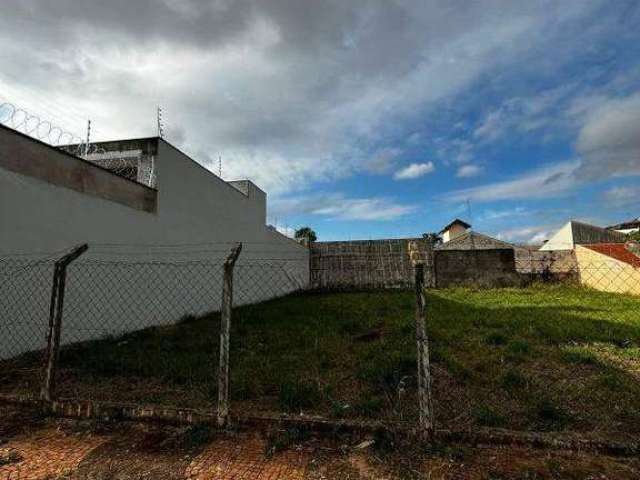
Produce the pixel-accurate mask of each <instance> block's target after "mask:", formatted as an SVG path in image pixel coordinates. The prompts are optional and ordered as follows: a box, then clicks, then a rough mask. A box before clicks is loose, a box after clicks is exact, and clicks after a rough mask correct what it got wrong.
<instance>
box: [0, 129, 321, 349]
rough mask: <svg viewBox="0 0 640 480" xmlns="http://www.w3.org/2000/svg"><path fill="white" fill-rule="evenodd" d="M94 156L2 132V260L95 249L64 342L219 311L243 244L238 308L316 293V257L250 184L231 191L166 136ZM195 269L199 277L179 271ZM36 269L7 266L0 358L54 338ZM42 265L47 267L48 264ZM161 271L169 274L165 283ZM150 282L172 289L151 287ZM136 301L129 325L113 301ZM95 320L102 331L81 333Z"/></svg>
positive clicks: (45, 281)
mask: <svg viewBox="0 0 640 480" xmlns="http://www.w3.org/2000/svg"><path fill="white" fill-rule="evenodd" d="M92 147H93V148H92V150H91V151H90V152H89V153H87V152H86V151H85V152H84V155H83V157H86V158H81V157H79V156H76V155H74V154H73V153H70V152H69V151H67V150H69V149H67V150H65V149H64V148H56V147H53V146H51V145H48V144H46V143H43V142H40V141H38V140H35V139H33V138H31V137H29V136H27V135H24V134H22V133H19V132H17V131H15V130H12V129H10V128H7V127H4V126H1V125H0V254H1V255H0V256H2V258H4V259H7V258H18V259H24V258H27V259H32V262H33V261H35V260H37V259H39V258H40V257H46V258H47V259H51V258H53V259H56V258H59V257H60V255H62V253H61V252H65V251H67V252H68V251H69V249H70V248H71V247H73V246H77V245H79V244H84V243H87V244H88V245H89V250H88V251H87V253H85V254H84V255H83V256H82V257H81V258H80V259H79V260H78V261H77V262H76V263H75V264H74V265H80V264H82V263H83V262H84V267H83V268H80V267H79V266H78V267H74V271H75V274H74V273H73V272H70V274H69V275H70V278H69V289H68V295H70V297H69V298H68V299H66V300H65V305H69V306H70V307H69V311H68V312H65V325H67V326H70V325H75V327H74V328H65V329H63V338H62V341H63V342H70V341H82V340H86V339H89V338H93V337H95V336H99V335H105V334H113V333H115V332H117V333H122V332H123V331H127V330H136V329H139V328H144V327H147V326H151V325H159V324H166V323H170V322H175V321H176V320H178V319H179V318H181V317H183V316H184V315H198V314H202V313H205V312H209V311H215V310H217V309H219V307H220V298H221V293H220V292H221V283H222V276H221V275H222V274H221V272H222V264H223V262H224V259H225V257H226V256H227V255H228V254H229V251H230V249H231V247H232V246H233V245H235V243H236V242H242V243H243V248H242V253H241V255H240V258H239V260H238V267H237V269H238V271H237V273H236V277H235V278H236V280H235V282H236V285H235V288H234V291H236V303H238V304H241V303H252V302H257V301H262V300H265V299H268V298H273V297H275V296H279V295H283V294H286V293H288V292H291V291H293V290H297V289H300V288H306V286H307V285H308V282H309V249H308V248H306V247H303V246H302V245H300V244H298V243H297V242H295V241H294V240H292V239H290V238H288V237H285V236H284V235H282V234H280V233H279V232H277V231H276V230H274V229H271V228H268V227H267V225H266V208H267V195H266V193H265V192H264V191H263V190H261V189H260V188H259V187H258V186H257V185H256V184H254V183H253V182H252V181H250V180H238V181H231V182H227V181H224V180H223V179H221V178H219V177H218V176H216V175H215V174H213V173H212V172H210V171H209V170H207V169H206V168H204V167H203V166H202V165H200V164H199V163H197V162H196V161H194V160H193V159H192V158H190V157H189V156H188V155H186V154H185V153H184V152H182V151H180V150H179V149H178V148H176V147H175V146H173V145H171V144H170V143H169V142H167V141H166V140H164V139H162V138H158V137H151V138H140V139H128V140H119V141H113V142H100V143H97V144H92ZM71 150H73V148H71ZM76 150H77V149H76ZM194 246H197V248H195V247H194ZM56 255H57V257H56ZM33 259H35V260H33ZM187 260H188V261H191V262H195V263H193V264H192V265H193V267H192V270H191V271H192V272H194V271H197V272H199V273H197V274H193V275H190V274H189V272H188V271H187V270H186V269H185V268H183V267H182V265H184V264H185V261H187ZM154 261H155V263H154ZM258 264H261V265H263V268H261V269H258V266H259V265H258ZM30 265H31V264H29V265H27V267H25V268H22V267H20V268H16V269H15V272H14V271H13V270H12V268H11V267H10V262H4V263H2V264H0V276H2V279H3V282H4V283H3V282H0V286H2V288H3V290H1V291H0V331H3V332H4V330H3V329H4V328H7V329H11V330H12V332H11V335H0V358H2V357H3V355H5V354H7V353H9V354H17V353H20V352H19V351H16V349H15V348H16V346H15V345H11V344H8V343H6V342H8V341H9V339H11V338H24V339H25V342H24V344H23V345H21V346H20V349H21V351H26V350H29V349H36V348H42V339H44V338H46V328H47V325H48V314H49V311H48V305H49V296H50V294H51V285H50V281H51V276H52V272H51V271H48V270H47V271H44V270H42V269H40V270H37V269H35V268H31V266H30ZM41 265H43V267H42V268H45V267H46V268H48V269H51V268H52V261H48V263H41ZM122 265H131V267H130V268H129V269H126V272H123V270H122V268H121V267H122ZM139 265H143V266H144V269H143V268H142V267H140V266H139ZM162 265H165V266H166V265H170V266H171V268H172V270H171V274H170V275H160V274H159V273H158V269H161V268H168V267H162ZM243 265H246V267H245V266H243ZM256 265H258V266H256ZM272 265H275V266H276V267H277V268H269V267H270V266H272ZM94 270H95V271H94ZM38 275H39V276H38ZM74 275H75V276H74ZM81 275H84V277H82V278H81V277H80V276H81ZM154 275H156V277H158V278H161V279H162V281H163V282H165V283H164V284H162V285H165V287H162V288H160V289H156V288H154V287H153V285H154V283H153V279H154V278H155V277H154ZM143 278H144V281H142V279H143ZM158 278H156V280H157V279H158ZM5 279H6V281H5ZM7 282H10V283H9V284H8V283H7ZM157 284H158V283H157V282H156V285H157ZM36 285H37V286H38V287H37V288H36ZM7 292H8V293H7ZM114 292H118V295H115V294H114ZM194 292H202V293H199V294H197V295H196V294H195V293H194ZM9 293H10V294H11V295H16V296H17V297H16V298H12V297H11V295H9ZM136 301H139V302H141V303H143V304H144V305H142V306H140V305H138V304H135V305H136V306H138V307H140V308H137V309H135V315H132V316H131V318H127V319H126V323H123V318H122V316H121V315H119V314H118V311H119V309H122V307H121V306H120V307H119V306H118V305H117V302H122V303H123V304H124V305H126V304H127V303H132V304H134V303H135V302H136ZM74 302H75V303H74ZM158 305H162V306H163V308H162V309H161V310H158V309H155V308H154V306H158ZM143 307H144V308H143ZM87 311H90V312H91V315H90V318H88V317H89V316H88V315H86V316H84V317H83V312H84V313H86V312H87ZM16 318H19V319H29V321H28V322H19V321H16V320H15V319H16ZM87 321H91V322H92V325H99V326H100V327H99V328H97V327H96V328H94V329H89V328H87V326H86V323H85V324H84V327H83V322H87ZM3 342H4V343H3Z"/></svg>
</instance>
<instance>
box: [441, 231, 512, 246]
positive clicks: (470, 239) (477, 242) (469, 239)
mask: <svg viewBox="0 0 640 480" xmlns="http://www.w3.org/2000/svg"><path fill="white" fill-rule="evenodd" d="M514 247H515V245H513V244H511V243H508V242H504V241H502V240H498V239H497V238H493V237H490V236H488V235H483V234H482V233H478V232H473V231H469V232H465V233H463V234H462V235H459V236H457V237H455V238H454V239H452V240H449V241H448V242H446V243H442V244H440V245H438V246H437V247H436V248H437V250H494V249H498V248H514Z"/></svg>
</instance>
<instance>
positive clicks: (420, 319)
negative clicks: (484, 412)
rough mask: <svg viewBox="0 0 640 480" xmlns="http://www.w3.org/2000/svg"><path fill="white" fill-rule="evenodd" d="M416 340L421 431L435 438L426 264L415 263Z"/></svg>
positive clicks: (424, 435)
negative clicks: (427, 324)
mask: <svg viewBox="0 0 640 480" xmlns="http://www.w3.org/2000/svg"><path fill="white" fill-rule="evenodd" d="M415 289H416V342H417V347H418V348H417V353H418V402H419V408H420V418H419V422H420V424H419V433H420V435H422V436H423V437H424V438H425V439H428V440H430V439H432V438H433V431H434V422H433V406H432V401H431V373H430V369H429V340H428V337H427V329H426V324H425V323H426V300H425V295H424V264H423V263H416V265H415Z"/></svg>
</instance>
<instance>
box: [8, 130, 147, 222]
mask: <svg viewBox="0 0 640 480" xmlns="http://www.w3.org/2000/svg"><path fill="white" fill-rule="evenodd" d="M0 168H3V169H5V170H8V171H11V172H15V173H18V174H20V175H25V176H28V177H31V178H35V179H38V180H40V181H42V182H46V183H49V184H52V185H57V186H60V187H65V188H69V189H72V190H75V191H77V192H81V193H83V194H86V195H91V196H94V197H99V198H103V199H106V200H110V201H112V202H116V203H119V204H122V205H126V206H127V207H131V208H134V209H137V210H142V211H144V212H155V211H156V196H157V193H156V191H155V190H154V189H152V188H150V187H147V186H146V185H142V184H139V183H137V182H134V181H131V180H129V179H127V178H123V177H120V176H118V175H116V174H115V173H113V172H111V171H109V170H107V169H105V168H102V167H100V166H98V165H95V164H93V163H91V162H88V161H86V160H83V159H81V158H79V157H76V156H74V155H71V154H69V153H67V152H65V151H62V150H60V149H58V148H55V147H52V146H50V145H47V144H46V143H43V142H40V141H38V140H34V139H33V138H31V137H28V136H26V135H24V134H22V133H20V132H16V131H15V130H12V129H10V128H7V127H4V126H2V125H0Z"/></svg>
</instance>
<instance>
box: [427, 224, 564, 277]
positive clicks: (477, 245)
mask: <svg viewBox="0 0 640 480" xmlns="http://www.w3.org/2000/svg"><path fill="white" fill-rule="evenodd" d="M455 222H461V221H460V220H454V222H452V223H455ZM462 223H463V224H464V226H465V228H466V230H465V231H464V232H462V233H460V229H459V228H458V229H457V231H456V233H457V235H455V236H454V237H453V238H451V235H449V238H450V239H449V240H448V241H446V242H445V241H444V239H443V241H442V243H440V244H438V245H436V247H435V248H436V250H504V249H508V250H513V254H514V261H515V269H516V271H517V272H519V273H524V274H536V275H542V274H545V275H551V276H553V277H556V278H563V277H566V276H568V275H571V274H573V272H574V271H575V259H574V257H573V255H572V252H571V251H568V252H544V251H543V252H541V251H538V247H535V246H531V245H516V244H513V243H509V242H506V241H504V240H500V239H497V238H493V237H490V236H489V235H485V234H483V233H479V232H475V231H473V230H471V225H469V224H468V223H466V222H462ZM449 225H451V224H449ZM449 225H447V227H445V228H444V229H443V231H446V230H447V229H448V228H449ZM454 228H455V227H454Z"/></svg>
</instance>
